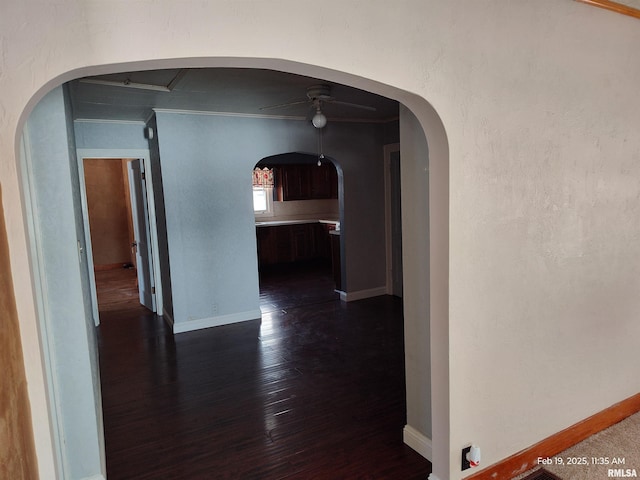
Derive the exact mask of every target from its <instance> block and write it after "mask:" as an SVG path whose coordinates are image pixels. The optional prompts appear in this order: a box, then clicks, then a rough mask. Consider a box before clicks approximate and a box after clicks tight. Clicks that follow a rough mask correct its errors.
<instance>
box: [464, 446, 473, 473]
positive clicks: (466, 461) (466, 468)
mask: <svg viewBox="0 0 640 480" xmlns="http://www.w3.org/2000/svg"><path fill="white" fill-rule="evenodd" d="M470 451H471V445H469V446H468V447H466V448H463V449H462V471H463V472H464V471H465V470H468V469H469V468H471V464H469V460H467V453H469V452H470Z"/></svg>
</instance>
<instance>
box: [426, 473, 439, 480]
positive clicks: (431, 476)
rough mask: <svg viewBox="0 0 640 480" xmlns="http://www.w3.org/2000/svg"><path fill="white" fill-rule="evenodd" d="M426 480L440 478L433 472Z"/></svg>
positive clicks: (437, 479)
mask: <svg viewBox="0 0 640 480" xmlns="http://www.w3.org/2000/svg"><path fill="white" fill-rule="evenodd" d="M427 480H440V478H439V477H436V474H435V473H430V474H429V478H427Z"/></svg>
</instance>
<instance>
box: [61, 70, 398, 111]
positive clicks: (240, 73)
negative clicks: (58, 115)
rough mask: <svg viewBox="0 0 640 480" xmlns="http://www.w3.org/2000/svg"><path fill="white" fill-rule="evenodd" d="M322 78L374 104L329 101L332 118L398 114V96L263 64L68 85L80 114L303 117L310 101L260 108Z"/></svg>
mask: <svg viewBox="0 0 640 480" xmlns="http://www.w3.org/2000/svg"><path fill="white" fill-rule="evenodd" d="M96 81H97V83H93V82H96ZM89 82H92V83H89ZM102 82H104V83H106V84H104V83H102ZM125 84H128V86H125ZM318 84H324V85H329V86H330V87H331V96H332V97H334V98H335V100H337V101H342V102H350V103H355V104H360V105H366V106H370V107H374V108H375V111H370V110H366V109H361V108H356V107H353V106H348V105H340V104H338V103H331V102H325V103H323V104H322V111H323V112H324V113H325V115H326V116H327V117H328V118H329V120H330V121H332V120H334V121H338V120H342V121H354V120H362V121H370V122H384V121H390V120H393V119H395V118H397V116H398V102H396V101H394V100H390V99H388V98H385V97H381V96H379V95H374V94H372V93H369V92H365V91H362V90H358V89H356V88H352V87H347V86H345V85H340V84H335V83H331V82H327V81H325V80H321V79H317V78H310V77H304V76H300V75H293V74H289V73H284V72H278V71H273V70H260V69H239V68H207V69H183V70H178V69H173V70H152V71H143V72H126V73H120V74H113V75H101V76H98V77H87V78H86V79H79V80H74V81H72V82H70V91H71V100H72V105H73V114H74V118H76V119H104V120H129V121H146V120H147V119H148V118H149V116H150V115H151V109H152V108H163V109H177V110H196V111H210V112H231V113H241V114H255V115H274V116H293V117H301V118H305V117H308V116H309V115H310V112H311V114H312V113H313V109H312V107H311V102H308V103H304V104H298V105H292V106H288V107H280V108H269V109H261V108H262V107H267V106H272V105H279V104H283V103H288V102H294V101H301V100H307V95H306V94H307V88H308V87H311V86H314V85H318ZM156 86H157V87H158V88H156ZM167 86H168V89H164V90H165V91H161V90H163V87H167ZM167 90H170V91H167Z"/></svg>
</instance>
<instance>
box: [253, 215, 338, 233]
mask: <svg viewBox="0 0 640 480" xmlns="http://www.w3.org/2000/svg"><path fill="white" fill-rule="evenodd" d="M308 223H325V224H333V225H335V226H336V230H340V221H339V220H326V219H318V218H310V219H306V220H267V221H260V222H256V227H278V226H281V225H304V224H308Z"/></svg>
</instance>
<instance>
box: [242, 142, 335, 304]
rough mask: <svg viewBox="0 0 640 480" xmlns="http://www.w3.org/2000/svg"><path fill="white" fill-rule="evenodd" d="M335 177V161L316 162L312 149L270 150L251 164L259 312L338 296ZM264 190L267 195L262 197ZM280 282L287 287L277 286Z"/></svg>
mask: <svg viewBox="0 0 640 480" xmlns="http://www.w3.org/2000/svg"><path fill="white" fill-rule="evenodd" d="M338 182H339V174H338V169H337V168H336V166H335V165H334V163H333V162H332V161H331V160H329V159H328V158H325V159H324V162H320V165H318V157H317V155H311V154H306V153H286V154H280V155H272V156H269V157H265V158H263V159H261V160H260V161H259V162H258V163H257V164H256V165H255V167H254V170H253V193H254V214H255V221H256V243H257V255H258V274H259V283H260V304H261V305H260V308H261V310H262V312H263V314H264V313H266V312H269V311H271V310H272V309H280V308H289V307H292V306H295V305H296V304H298V305H299V304H302V303H304V304H307V305H308V304H312V303H321V302H323V301H332V300H335V299H336V298H338V295H339V292H340V291H341V290H342V269H341V262H340V219H341V215H340V199H339V198H338V191H339V188H338ZM263 195H264V196H266V197H267V198H266V201H264V202H263V201H262V196H263ZM256 196H257V197H256ZM285 284H286V285H288V287H287V288H286V289H283V288H282V287H279V285H285ZM294 285H295V286H296V287H295V288H293V289H292V288H291V287H292V286H294Z"/></svg>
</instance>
